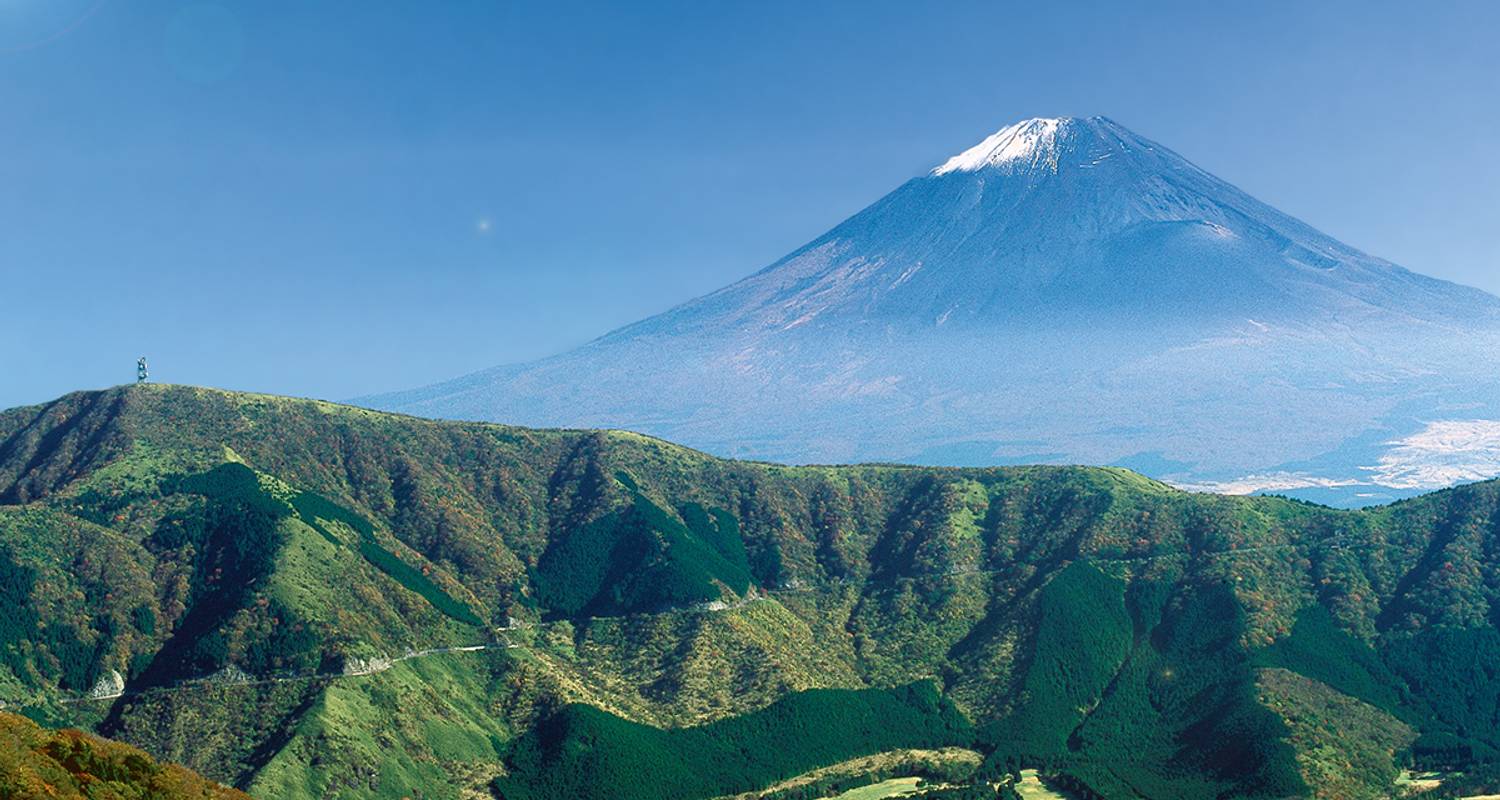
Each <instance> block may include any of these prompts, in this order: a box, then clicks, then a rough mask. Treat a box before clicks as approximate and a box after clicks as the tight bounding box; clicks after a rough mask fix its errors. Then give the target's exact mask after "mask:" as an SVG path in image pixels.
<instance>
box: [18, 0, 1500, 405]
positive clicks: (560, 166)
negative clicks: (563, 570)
mask: <svg viewBox="0 0 1500 800" xmlns="http://www.w3.org/2000/svg"><path fill="white" fill-rule="evenodd" d="M1231 5H1232V6H1233V7H1229V8H1225V7H1221V6H1231ZM1313 5H1316V6H1317V7H1316V8H1310V7H1304V6H1313ZM1497 36H1500V3H1494V2H1440V3H1423V4H1417V3H1369V2H1359V3H1355V2H1348V3H1338V2H1327V3H1318V4H1306V3H1269V2H1267V3H1253V4H1212V3H1198V2H1194V3H1155V4H1133V3H1117V2H1111V3H1047V4H1041V3H1030V2H1027V3H1009V2H932V3H912V2H888V3H887V2H857V3H856V2H850V3H808V2H784V3H783V2H767V1H762V2H753V3H751V2H745V3H731V2H722V3H720V2H702V0H698V1H697V2H681V3H675V2H674V3H648V2H631V3H571V2H535V3H509V2H460V1H459V0H454V1H453V2H443V3H420V2H390V3H369V2H364V1H363V0H360V1H357V2H354V1H351V2H334V1H332V0H329V1H328V2H307V0H254V1H253V2H251V0H241V1H240V2H176V1H175V0H147V1H145V2H130V1H128V0H102V2H98V1H97V0H0V120H3V122H0V355H3V357H4V359H5V362H6V368H5V370H4V371H3V373H0V374H3V377H0V407H8V406H12V405H17V404H21V403H31V402H40V401H43V400H47V399H50V398H52V397H54V396H56V395H59V394H61V393H63V392H66V391H70V390H73V389H78V388H88V387H96V386H105V385H110V384H114V383H119V382H125V381H127V380H130V379H131V378H132V377H133V369H134V363H135V358H136V357H137V356H138V355H141V354H143V353H144V354H146V355H148V356H150V357H151V360H152V363H153V371H154V377H156V378H158V379H160V380H164V381H172V382H182V383H197V384H206V385H216V386H224V387H229V388H237V389H251V390H258V391H268V392H277V393H285V394H296V395H310V396H318V397H327V398H333V399H339V398H347V397H350V396H354V395H359V394H363V393H368V392H374V391H379V390H387V389H397V388H405V387H410V386H414V385H418V384H423V383H428V382H431V381H434V380H438V379H442V378H448V377H453V376H456V375H458V374H461V373H464V372H468V371H471V370H474V369H479V368H483V367H486V366H490V365H494V364H498V363H504V362H508V361H516V360H524V359H529V358H533V357H537V356H542V355H546V354H549V353H552V352H556V351H558V350H561V349H565V348H567V347H569V346H572V345H575V344H578V343H581V342H583V341H586V340H587V339H590V338H592V337H594V336H596V335H598V334H601V333H603V332H605V331H607V330H609V329H611V328H613V327H615V326H618V325H620V324H623V323H627V322H630V321H633V320H635V319H638V318H640V317H642V316H645V315H648V314H650V313H652V312H655V311H659V310H662V309H664V308H666V307H669V306H671V305H675V304H676V303H678V302H680V301H682V300H685V299H688V298H690V297H692V296H695V295H698V294H702V293H704V292H707V291H710V290H712V289H714V288H717V287H719V286H721V285H723V284H726V283H728V282H730V281H732V280H734V279H736V278H738V277H740V276H743V275H745V274H748V273H750V272H753V271H755V270H757V269H759V268H761V267H763V266H764V265H766V264H768V263H769V262H771V261H773V260H775V259H776V258H777V257H779V256H781V255H783V254H784V253H786V252H787V251H789V250H791V249H793V248H795V247H797V246H798V245H800V244H802V243H803V242H805V241H807V240H808V239H811V238H812V237H814V236H816V235H817V234H819V233H821V232H822V231H824V230H826V229H827V228H829V227H831V226H832V225H833V224H835V223H836V222H838V221H839V220H841V219H843V218H844V217H846V216H848V215H849V214H851V213H853V212H855V211H857V210H859V209H860V208H862V207H863V206H865V205H867V204H868V203H870V202H871V201H873V200H875V199H876V198H878V197H879V196H880V195H882V194H884V193H885V192H886V191H889V190H890V189H892V188H894V187H895V186H896V185H898V184H899V183H901V182H902V181H904V180H906V179H907V178H909V177H912V176H914V175H917V174H920V173H921V172H923V171H925V170H927V169H929V168H931V167H932V166H934V165H936V164H938V163H940V162H941V161H942V160H944V159H945V158H946V157H947V156H949V155H951V154H953V153H955V152H958V151H959V150H962V149H964V148H966V147H968V146H969V145H971V144H973V143H975V142H977V141H978V140H979V139H981V138H983V137H984V136H985V135H986V134H988V133H990V132H991V131H993V130H994V129H997V128H999V127H1001V126H1003V125H1005V124H1008V123H1011V122H1014V121H1016V120H1019V119H1022V118H1026V117H1032V116H1055V115H1091V114H1104V115H1107V116H1110V117H1113V118H1114V119H1116V120H1118V121H1120V122H1121V123H1123V124H1125V125H1126V126H1128V127H1130V128H1132V129H1134V130H1136V131H1137V132H1139V133H1141V134H1142V135H1145V136H1148V137H1150V138H1153V139H1156V140H1158V141H1160V142H1162V143H1164V144H1166V145H1168V146H1169V147H1172V148H1173V149H1175V150H1177V151H1178V152H1180V153H1182V154H1183V155H1185V156H1187V157H1188V158H1190V159H1192V160H1194V161H1196V162H1197V163H1199V164H1200V165H1202V166H1204V167H1205V168H1207V169H1209V170H1210V171H1212V172H1215V173H1217V174H1219V175H1220V176H1222V177H1224V178H1226V179H1228V180H1230V181H1231V182H1233V183H1236V184H1238V185H1239V186H1241V187H1242V188H1244V189H1246V190H1247V191H1249V192H1250V193H1251V194H1254V195H1256V196H1258V197H1260V198H1261V199H1263V200H1266V201H1268V202H1270V203H1271V204H1272V205H1275V206H1277V207H1279V208H1281V209H1282V210H1284V211H1287V212H1289V213H1292V214H1294V215H1296V216H1299V217H1301V218H1303V219H1304V220H1306V221H1308V222H1309V223H1311V224H1313V225H1314V226H1316V227H1318V228H1321V229H1322V230H1324V231H1326V232H1328V233H1330V234H1332V235H1334V236H1336V237H1338V238H1340V239H1343V240H1344V241H1346V242H1348V243H1350V244H1352V245H1355V246H1357V247H1360V248H1362V249H1365V250H1367V251H1370V252H1372V253H1375V254H1377V255H1380V256H1383V257H1386V258H1389V259H1391V260H1393V261H1396V262H1398V263H1401V264H1403V265H1406V266H1408V267H1411V268H1413V269H1416V270H1418V271H1421V272H1425V273H1428V274H1431V275H1435V276H1439V277H1444V278H1449V279H1452V280H1458V281H1461V282H1465V283H1469V284H1472V285H1476V286H1479V287H1481V288H1484V289H1487V290H1490V291H1492V292H1497V293H1500V148H1497V147H1495V144H1494V143H1495V139H1496V131H1497V130H1500V90H1497V89H1496V87H1497V86H1500V47H1496V46H1495V41H1496V38H1497Z"/></svg>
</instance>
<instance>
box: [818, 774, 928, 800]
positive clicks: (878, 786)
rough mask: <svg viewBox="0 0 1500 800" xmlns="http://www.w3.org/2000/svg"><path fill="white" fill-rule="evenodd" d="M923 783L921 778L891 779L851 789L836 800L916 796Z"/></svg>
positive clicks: (870, 799)
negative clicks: (919, 785) (918, 787)
mask: <svg viewBox="0 0 1500 800" xmlns="http://www.w3.org/2000/svg"><path fill="white" fill-rule="evenodd" d="M921 782H922V779H921V778H891V779H890V780H888V781H881V782H880V783H872V784H870V785H869V786H861V787H859V788H857V789H850V790H849V791H847V792H844V793H843V794H840V795H837V797H836V800H885V798H888V797H905V796H907V795H910V794H916V792H917V784H918V783H921Z"/></svg>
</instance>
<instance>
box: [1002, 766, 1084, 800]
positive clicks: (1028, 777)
mask: <svg viewBox="0 0 1500 800" xmlns="http://www.w3.org/2000/svg"><path fill="white" fill-rule="evenodd" d="M1016 794H1018V795H1020V796H1021V798H1022V800H1074V798H1073V796H1072V795H1069V794H1064V793H1062V792H1059V791H1058V790H1056V789H1053V788H1052V787H1050V786H1048V785H1047V784H1045V783H1043V782H1042V777H1041V776H1040V775H1038V774H1037V771H1036V770H1034V769H1023V770H1021V780H1020V782H1018V783H1017V784H1016Z"/></svg>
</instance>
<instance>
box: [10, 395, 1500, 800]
mask: <svg viewBox="0 0 1500 800" xmlns="http://www.w3.org/2000/svg"><path fill="white" fill-rule="evenodd" d="M1497 525H1500V485H1497V484H1494V483H1484V484H1476V485H1473V486H1466V487H1461V488H1458V489H1454V490H1449V491H1445V492H1439V493H1435V494H1433V495H1429V496H1426V497H1421V498H1417V499H1414V500H1410V501H1405V502H1402V503H1398V504H1395V505H1392V506H1386V507H1381V508H1375V509H1370V510H1366V511H1336V510H1333V509H1328V508H1324V507H1320V506H1315V505H1311V504H1307V503H1300V502H1294V501H1290V500H1285V499H1280V498H1274V497H1260V498H1235V497H1218V496H1212V495H1200V494H1190V493H1186V492H1181V491H1177V490H1175V489H1172V488H1170V487H1167V486H1165V485H1162V484H1160V483H1156V482H1153V481H1150V480H1148V479H1145V478H1143V477H1141V476H1139V475H1136V474H1134V473H1131V472H1128V471H1126V470H1121V469H1112V468H1097V469H1096V468H1073V467H1014V468H995V469H940V468H915V467H901V466H892V465H868V466H852V467H785V466H777V465H769V464H755V463H746V462H735V461H727V460H722V459H716V458H712V457H709V456H706V455H704V454H701V453H697V452H694V451H691V450H687V449H685V448H681V447H677V446H674V445H671V444H669V443H666V442H662V441H659V440H656V439H651V438H648V437H643V436H638V435H634V434H628V433H619V432H598V431H548V430H527V429H519V428H511V427H505V426H498V425H486V424H471V423H453V422H433V421H426V420H419V419H415V418H410V417H402V416H398V415H389V414H380V413H375V412H369V411H364V410H360V409H354V408H348V407H344V406H336V405H332V404H327V403H318V402H313V401H300V400H290V399H285V398H275V397H265V396H257V395H245V394H234V393H227V392H218V391H212V390H204V389H194V388H189V387H172V386H155V385H147V386H137V387H129V388H123V389H116V390H109V391H105V392H89V393H79V394H75V395H69V396H67V397H64V398H61V399H59V400H57V401H55V402H53V403H50V404H47V405H45V406H38V407H31V408H23V409H15V410H12V411H9V412H4V413H0V601H3V603H4V605H5V606H6V607H7V608H9V609H14V611H13V612H11V613H8V614H7V615H5V616H4V618H0V702H3V703H5V704H6V706H7V707H8V708H10V709H12V710H21V711H22V712H23V713H25V714H26V715H27V716H30V717H32V718H33V719H36V720H41V721H44V722H45V723H46V724H48V725H50V726H53V727H57V726H64V725H72V726H78V727H83V728H86V729H90V730H93V731H96V732H100V733H103V734H106V735H109V736H113V737H116V738H119V739H122V740H124V741H125V742H128V743H131V744H134V745H136V746H139V747H142V748H144V749H145V750H147V751H148V752H150V753H152V754H153V755H154V756H156V757H159V758H165V759H168V760H171V761H176V762H179V763H183V764H186V765H188V766H190V767H193V768H195V769H198V770H199V771H201V772H203V773H205V774H207V775H209V776H210V777H212V778H214V779H217V780H220V781H222V782H225V783H229V784H233V785H236V786H238V787H240V788H243V789H247V790H249V791H250V792H251V793H252V794H261V795H265V796H278V797H280V796H309V797H321V796H330V795H334V794H337V795H339V796H344V797H401V796H415V794H416V793H420V794H422V796H427V797H453V798H457V797H460V796H463V795H464V794H465V793H466V792H472V791H490V790H491V787H493V789H494V790H496V791H499V792H501V793H502V794H503V795H504V796H506V797H513V798H525V797H539V796H549V794H550V796H555V795H556V794H557V793H559V792H561V793H563V794H570V795H573V796H588V794H587V793H588V791H591V790H590V789H587V788H586V787H591V786H593V787H597V786H604V785H608V786H610V788H611V791H612V792H613V793H614V794H619V793H620V792H621V791H622V790H621V788H620V786H621V785H625V786H628V787H629V788H628V791H629V792H631V793H636V794H638V795H639V796H642V797H683V798H688V797H706V796H710V795H717V794H731V793H735V792H745V791H753V790H757V789H760V788H763V787H764V786H767V785H770V784H772V783H776V782H779V781H785V780H787V779H790V778H793V777H795V776H796V775H798V774H800V773H807V772H812V771H815V770H818V769H822V768H827V767H829V766H830V765H832V764H834V763H835V762H840V761H846V760H848V759H854V758H859V757H865V756H869V755H872V754H875V753H878V752H881V751H886V750H904V749H909V748H920V747H937V746H943V745H961V746H964V747H966V748H971V749H973V750H976V751H978V755H977V756H975V758H976V759H977V763H976V764H975V765H974V766H973V767H972V775H969V776H968V777H966V778H965V779H964V780H963V781H960V782H959V783H962V784H963V785H956V784H955V785H943V786H937V785H933V786H926V787H924V788H923V791H925V792H928V793H930V794H933V795H934V796H942V795H944V793H946V794H947V795H952V796H969V794H973V795H974V796H993V795H985V794H984V793H985V792H992V793H994V794H1003V793H1004V792H1006V791H1008V788H1007V787H1008V786H1009V784H1010V782H1012V781H1013V776H1014V775H1015V774H1016V773H1017V772H1018V771H1019V770H1021V769H1039V770H1041V771H1043V773H1044V774H1046V775H1047V776H1048V778H1049V780H1052V781H1053V782H1054V783H1056V784H1058V785H1063V784H1066V785H1068V786H1071V787H1073V788H1074V790H1075V791H1077V792H1079V793H1080V794H1085V795H1090V796H1093V795H1097V796H1103V797H1127V798H1130V797H1143V798H1193V797H1205V798H1208V797H1212V798H1218V797H1228V796H1234V797H1266V798H1271V797H1286V796H1309V795H1311V796H1326V797H1384V796H1389V795H1391V794H1392V793H1393V792H1394V791H1395V790H1394V788H1393V787H1394V786H1395V780H1396V776H1397V773H1398V771H1399V770H1401V769H1403V768H1413V769H1417V770H1433V771H1437V772H1439V773H1442V774H1443V775H1444V776H1446V777H1447V780H1448V786H1450V787H1459V786H1462V787H1465V789H1466V790H1469V789H1472V790H1476V791H1477V790H1480V789H1485V788H1488V787H1490V776H1493V775H1495V774H1497V768H1500V723H1497V720H1500V681H1497V680H1496V675H1495V673H1496V671H1497V669H1500V668H1497V667H1496V665H1497V664H1500V629H1497V627H1496V622H1497V621H1500V566H1497V565H1500V559H1497V557H1496V556H1497V555H1500V552H1497V551H1500V535H1497V530H1500V528H1497ZM117 677H118V681H119V682H123V684H124V686H123V689H121V687H120V686H119V685H118V683H117ZM835 720H842V721H843V722H842V723H841V724H834V721H835ZM705 761H712V762H713V763H714V764H716V765H718V766H717V767H716V768H714V769H705V768H703V766H702V765H703V763H705ZM629 763H649V764H652V765H653V766H652V770H653V773H654V774H656V775H659V776H662V777H661V778H660V779H647V780H644V781H643V780H632V781H626V780H625V778H624V777H622V776H624V774H625V770H626V767H625V766H623V765H625V764H629ZM1459 773H1462V775H1461V776H1460V775H1459ZM826 780H828V781H829V784H828V785H830V786H831V785H833V784H834V782H835V780H834V779H833V778H828V779H826ZM837 780H838V781H843V780H846V777H839V778H838V779H837ZM616 784H619V785H616ZM672 787H682V788H672ZM966 792H967V793H968V794H965V793H966ZM612 796H613V795H612ZM788 796H791V795H788Z"/></svg>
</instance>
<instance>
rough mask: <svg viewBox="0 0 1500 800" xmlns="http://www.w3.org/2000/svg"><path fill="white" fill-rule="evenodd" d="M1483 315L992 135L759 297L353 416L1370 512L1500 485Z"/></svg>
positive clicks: (1153, 160)
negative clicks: (1023, 472)
mask: <svg viewBox="0 0 1500 800" xmlns="http://www.w3.org/2000/svg"><path fill="white" fill-rule="evenodd" d="M1497 357H1500V298H1496V297H1494V296H1491V295H1489V294H1486V293H1484V292H1481V291H1479V290H1477V289H1471V288H1467V287H1464V286H1459V285H1456V284H1452V283H1448V282H1445V281H1441V280H1436V279H1433V278H1428V277H1424V276H1422V275H1418V274H1416V273H1413V272H1410V271H1408V270H1406V269H1403V268H1402V267H1399V266H1397V265H1394V264H1391V263H1389V262H1387V261H1384V260H1381V259H1379V258H1375V257H1373V256H1370V255H1367V254H1365V253H1363V252H1360V251H1359V250H1356V249H1354V248H1352V247H1350V246H1348V245H1345V244H1343V243H1341V242H1338V241H1336V240H1334V239H1333V238H1331V237H1329V236H1327V235H1324V234H1322V233H1320V232H1318V231H1316V230H1314V229H1313V228H1311V227H1309V226H1308V225H1306V224H1304V223H1302V222H1299V221H1298V220H1296V219H1293V218H1292V217H1290V216H1288V215H1286V214H1283V213H1281V212H1279V211H1277V210H1276V209H1274V208H1271V207H1270V206H1268V205H1266V204H1264V203H1262V202H1260V201H1258V200H1255V199H1254V198H1252V197H1250V196H1248V195H1246V194H1245V193H1244V192H1242V191H1240V190H1239V189H1236V188H1235V187H1234V186H1231V185H1230V184H1228V183H1226V182H1225V181H1223V180H1220V179H1218V178H1216V177H1214V176H1213V175H1210V174H1209V173H1207V172H1205V171H1204V170H1202V169H1200V168H1198V167H1197V166H1195V165H1193V164H1192V163H1190V162H1188V161H1187V160H1186V159H1184V158H1183V157H1181V156H1179V155H1177V154H1176V153H1174V152H1172V151H1171V150H1169V149H1167V148H1165V147H1163V146H1161V145H1159V144H1157V143H1155V142H1153V141H1151V140H1149V139H1146V138H1144V137H1142V136H1139V135H1137V134H1135V133H1133V132H1131V131H1129V130H1127V129H1126V128H1124V127H1122V126H1121V125H1119V124H1117V123H1115V122H1113V121H1111V120H1109V119H1105V118H1102V117H1092V118H1087V119H1082V118H1060V119H1032V120H1027V121H1024V122H1020V123H1018V124H1015V125H1011V126H1009V127H1006V128H1004V129H1002V130H1000V131H998V132H997V133H995V134H993V135H992V136H989V137H988V138H986V139H985V140H984V141H982V142H980V143H979V144H978V145H976V146H974V147H973V148H971V149H969V150H966V151H964V152H962V153H960V154H958V155H956V156H953V157H952V158H950V159H948V160H947V161H945V162H943V163H942V164H941V165H940V166H938V167H936V168H935V169H933V170H932V171H931V172H930V173H928V174H926V175H923V176H921V177H917V178H914V179H912V180H910V181H907V182H906V183H905V184H903V185H902V186H900V187H899V188H897V189H896V190H895V191H893V192H891V193H890V194H888V195H886V196H885V197H883V198H881V199H880V200H878V201H876V202H875V203H874V204H873V205H871V206H869V207H868V208H866V209H864V210H863V211H860V212H859V213H857V214H855V215H854V216H853V217H851V218H849V219H848V220H846V221H844V222H843V223H841V224H839V225H838V226H837V227H835V228H833V229H832V230H830V231H828V232H827V233H825V234H824V235H822V236H820V237H818V238H817V239H815V240H813V241H812V242H809V243H808V244H807V245H805V246H803V247H802V248H800V249H798V250H796V251H795V252H793V253H791V254H790V255H788V256H786V257H785V258H783V259H781V260H780V261H777V262H776V263H774V264H772V265H770V266H769V267H767V268H765V269H764V270H762V271H760V272H758V273H755V274H753V275H750V276H749V277H747V278H744V279H743V280H740V281H739V282H737V283H734V284H732V285H730V286H728V287H725V288H723V289H720V290H719V291H716V292H713V293H712V294H709V295H706V296H704V297H700V298H697V299H694V300H691V301H689V302H686V303H684V304H682V305H679V306H677V307H675V308H672V309H670V310H668V311H666V312H664V313H661V314H659V315H656V316H654V317H651V318H648V319H645V320H642V321H640V322H637V323H635V324H632V325H629V326H626V327H624V328H621V329H619V330H616V331H614V332H611V333H609V334H607V335H605V336H602V337H601V338H599V339H596V340H594V341H593V342H590V343H588V344H586V345H584V346H582V347H579V348H577V349H575V350H572V351H570V352H566V353H563V354H560V355H557V356H554V357H551V358H547V359H543V360H540V361H536V362H532V363H526V364H517V365H510V366H502V367H496V368H492V369H487V370H484V371H482V372H477V373H474V374H471V375H468V376H466V377H462V378H458V379H456V380H452V381H448V382H445V383H440V384H436V385H433V386H429V387H426V388H421V389H416V390H412V391H406V392H399V393H394V394H388V395H381V396H377V397H372V398H365V399H364V400H363V401H361V402H363V403H364V404H365V405H369V406H373V407H377V408H382V409H389V410H397V411H404V412H408V413H414V414H421V415H427V416H438V417H452V418H464V419H484V420H497V421H505V422H512V423H518V424H526V425H549V426H550V425H561V426H571V427H580V426H587V427H622V428H629V429H633V430H637V431H641V432H645V433H650V434H654V435H658V436H661V437H664V438H668V439H672V440H674V441H677V442H681V443H684V444H689V445H692V446H696V447H699V448H702V449H705V450H708V451H710V452H713V453H716V454H721V455H726V456H735V457H741V458H744V457H749V458H759V459H766V460H773V461H785V462H796V463H808V462H848V461H865V460H881V461H910V462H917V463H928V464H951V465H966V466H972V465H989V464H1010V463H1021V462H1070V463H1092V464H1117V465H1122V466H1128V467H1131V468H1134V469H1137V470H1139V471H1142V472H1145V473H1147V474H1149V475H1152V476H1154V477H1158V478H1162V479H1164V480H1168V481H1171V482H1174V483H1176V484H1178V485H1181V486H1186V487H1190V488H1205V489H1209V488H1211V489H1217V490H1222V491H1242V492H1249V491H1278V492H1284V493H1290V494H1301V495H1302V496H1305V497H1309V498H1311V499H1318V500H1323V501H1326V502H1334V503H1338V504H1364V503H1371V502H1378V501H1381V500H1386V499H1390V498H1393V497H1397V496H1401V495H1404V494H1408V493H1414V492H1416V491H1419V490H1423V489H1428V488H1432V487H1434V486H1442V485H1447V484H1451V483H1454V482H1458V481H1463V480H1470V479H1478V478H1482V477H1489V476H1491V475H1493V474H1500V379H1497V375H1496V370H1495V369H1494V365H1495V364H1496V363H1497Z"/></svg>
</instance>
